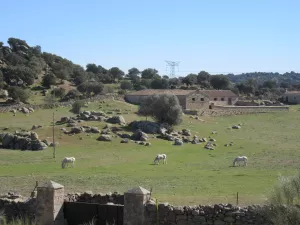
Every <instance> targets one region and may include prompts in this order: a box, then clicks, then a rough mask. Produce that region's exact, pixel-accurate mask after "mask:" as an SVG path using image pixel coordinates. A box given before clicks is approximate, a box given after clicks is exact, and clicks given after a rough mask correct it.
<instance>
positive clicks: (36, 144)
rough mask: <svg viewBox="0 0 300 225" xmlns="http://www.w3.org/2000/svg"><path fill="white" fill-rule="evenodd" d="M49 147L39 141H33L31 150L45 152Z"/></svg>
mask: <svg viewBox="0 0 300 225" xmlns="http://www.w3.org/2000/svg"><path fill="white" fill-rule="evenodd" d="M47 147H48V146H47V145H46V144H45V143H44V142H42V141H39V140H35V141H31V150H32V151H39V150H44V149H46V148H47Z"/></svg>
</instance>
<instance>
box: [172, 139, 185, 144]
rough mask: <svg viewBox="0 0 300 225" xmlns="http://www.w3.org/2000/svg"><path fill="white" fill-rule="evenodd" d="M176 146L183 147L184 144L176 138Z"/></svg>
mask: <svg viewBox="0 0 300 225" xmlns="http://www.w3.org/2000/svg"><path fill="white" fill-rule="evenodd" d="M174 145H183V142H182V141H181V140H180V139H178V138H176V139H175V142H174Z"/></svg>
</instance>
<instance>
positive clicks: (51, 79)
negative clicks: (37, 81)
mask: <svg viewBox="0 0 300 225" xmlns="http://www.w3.org/2000/svg"><path fill="white" fill-rule="evenodd" d="M54 84H56V77H55V75H54V74H51V73H49V74H46V75H45V76H44V77H43V80H42V85H43V86H44V87H46V88H50V87H51V85H54Z"/></svg>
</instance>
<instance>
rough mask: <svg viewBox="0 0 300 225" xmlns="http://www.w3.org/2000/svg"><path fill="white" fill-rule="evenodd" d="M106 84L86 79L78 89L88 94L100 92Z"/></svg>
mask: <svg viewBox="0 0 300 225" xmlns="http://www.w3.org/2000/svg"><path fill="white" fill-rule="evenodd" d="M103 88H104V85H103V83H101V82H89V81H86V82H84V83H82V84H80V85H79V86H78V87H77V89H78V91H80V92H81V93H84V94H87V95H88V96H90V95H91V93H93V94H99V93H101V92H102V91H103Z"/></svg>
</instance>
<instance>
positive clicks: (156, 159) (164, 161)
mask: <svg viewBox="0 0 300 225" xmlns="http://www.w3.org/2000/svg"><path fill="white" fill-rule="evenodd" d="M161 159H162V160H163V164H167V155H166V154H157V155H156V157H155V159H154V164H157V165H159V161H160V160H161Z"/></svg>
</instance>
